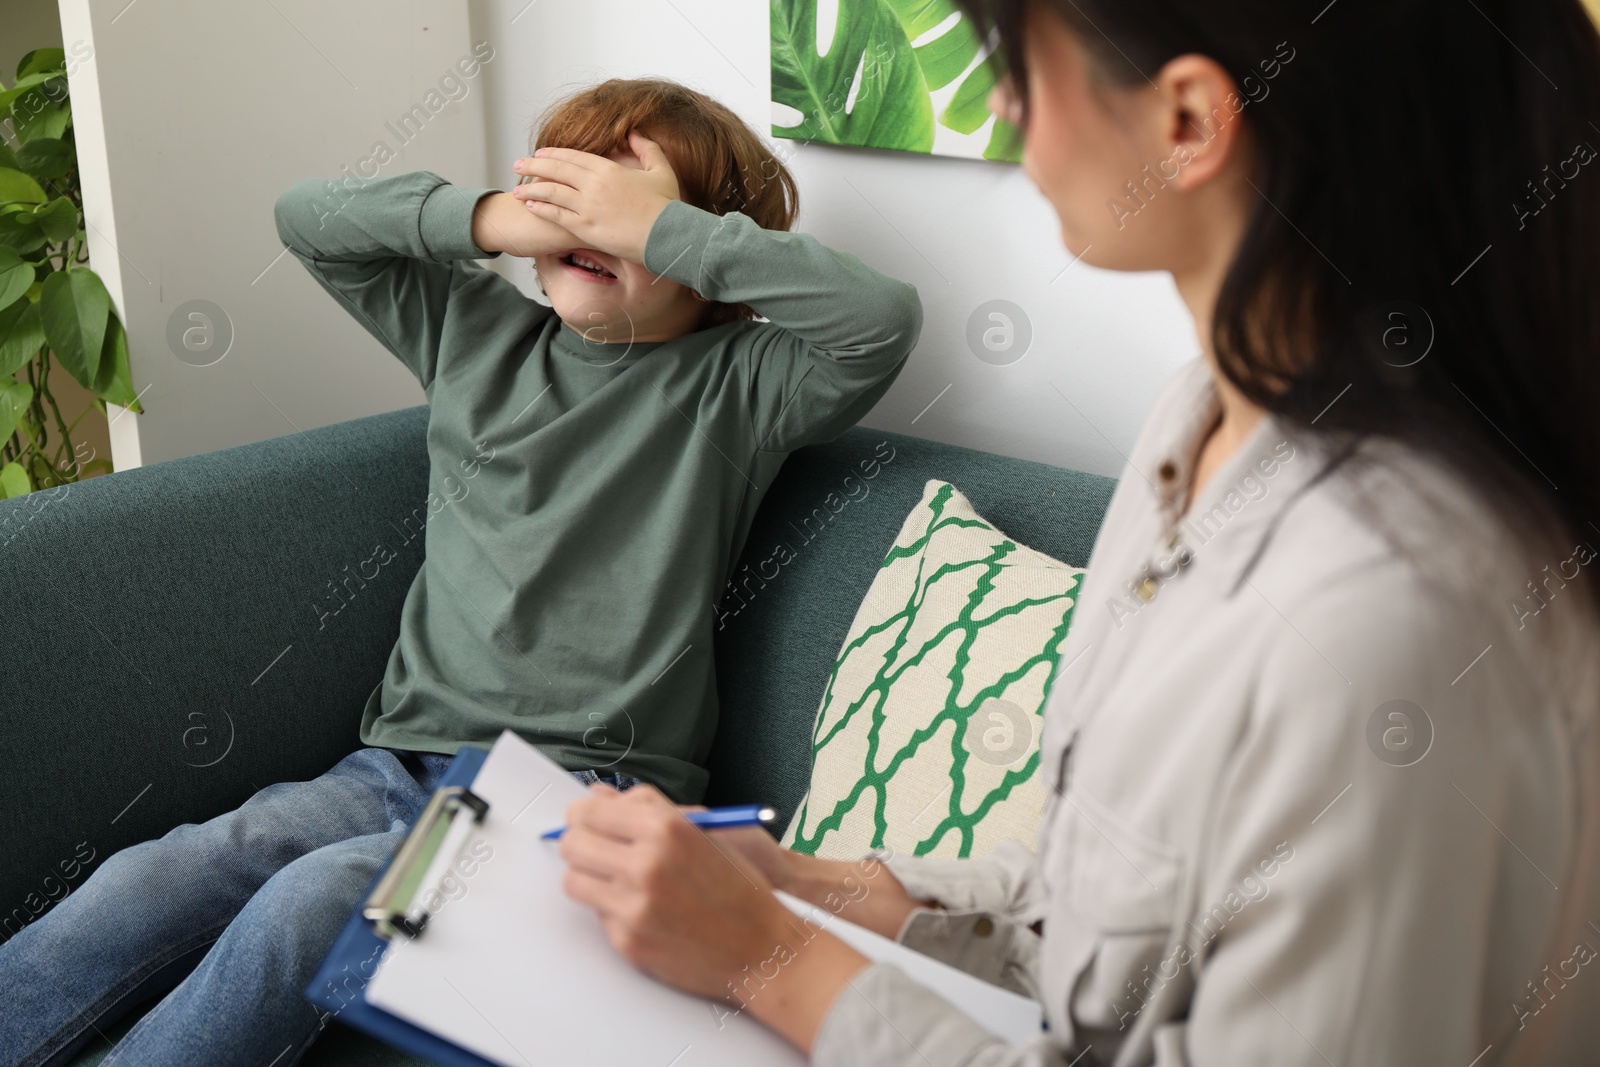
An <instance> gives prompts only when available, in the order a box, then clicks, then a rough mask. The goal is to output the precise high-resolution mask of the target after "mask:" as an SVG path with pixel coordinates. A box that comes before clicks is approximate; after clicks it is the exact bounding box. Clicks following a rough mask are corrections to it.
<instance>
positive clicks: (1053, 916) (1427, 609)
mask: <svg viewBox="0 0 1600 1067" xmlns="http://www.w3.org/2000/svg"><path fill="white" fill-rule="evenodd" d="M966 6H967V7H968V9H969V13H970V14H972V15H973V16H974V17H975V19H976V20H977V21H978V22H979V24H980V25H981V26H983V27H985V28H987V27H988V26H990V25H994V26H996V27H997V28H998V31H999V34H1000V40H1001V47H1002V50H1003V52H1004V54H1005V56H1006V58H1007V61H1008V67H1009V69H1010V70H1011V71H1012V72H1013V79H1014V80H1013V81H1010V82H1008V83H1007V85H1006V89H1007V91H1006V92H1002V93H999V94H997V96H996V98H995V100H994V101H992V106H993V107H995V108H996V109H997V110H999V111H1001V112H1003V113H1005V114H1006V115H1007V117H1011V118H1014V119H1016V120H1017V121H1019V122H1021V123H1023V124H1024V129H1025V133H1026V142H1027V152H1026V156H1025V160H1024V164H1023V165H1024V169H1025V170H1026V172H1027V173H1028V175H1029V176H1030V177H1031V178H1032V179H1033V180H1034V182H1035V183H1036V184H1037V185H1038V187H1039V188H1040V190H1041V191H1042V192H1043V193H1044V195H1045V196H1046V197H1047V198H1048V199H1049V201H1050V203H1051V204H1052V206H1053V207H1054V208H1055V210H1056V212H1057V214H1058V216H1059V218H1060V221H1061V235H1062V241H1063V243H1064V244H1065V246H1066V250H1067V251H1068V252H1069V253H1071V254H1073V255H1081V256H1082V257H1083V258H1084V259H1085V260H1086V261H1087V262H1089V263H1092V264H1094V265H1097V266H1100V267H1105V268H1109V269H1114V270H1152V269H1160V270H1167V271H1170V272H1171V273H1172V275H1173V277H1174V279H1175V280H1176V282H1177V286H1178V290H1179V292H1180V294H1181V295H1182V297H1183V299H1184V300H1185V301H1186V303H1187V304H1188V307H1189V309H1190V311H1191V313H1192V314H1193V317H1194V322H1195V327H1196V332H1197V335H1198V338H1199V341H1200V345H1201V349H1202V355H1201V358H1200V359H1197V360H1196V361H1194V362H1193V363H1192V364H1190V365H1188V366H1187V367H1185V368H1183V369H1182V370H1181V371H1180V372H1179V373H1178V374H1177V375H1176V376H1175V377H1174V379H1173V381H1172V382H1171V383H1170V384H1169V386H1168V387H1167V389H1166V391H1165V393H1164V394H1163V395H1162V397H1161V399H1160V400H1159V402H1158V403H1157V405H1156V407H1155V409H1154V411H1153V412H1152V413H1151V415H1150V418H1149V421H1148V423H1147V424H1146V426H1145V429H1144V431H1143V433H1142V435H1141V437H1140V440H1139V442H1138V443H1137V445H1136V446H1135V449H1134V451H1133V453H1132V454H1131V456H1130V457H1129V463H1128V468H1127V470H1126V472H1125V476H1124V477H1123V479H1122V481H1121V483H1120V485H1119V486H1118V489H1117V493H1116V496H1115V499H1114V501H1113V503H1112V505H1111V509H1110V511H1109V513H1108V514H1107V516H1106V519H1105V523H1104V526H1103V528H1102V530H1101V536H1100V538H1099V541H1098V543H1097V545H1096V548H1095V551H1094V555H1093V557H1092V559H1091V561H1090V565H1089V575H1088V578H1087V582H1086V585H1085V588H1084V592H1083V595H1082V597H1081V599H1080V601H1079V604H1080V607H1079V609H1078V617H1077V620H1076V621H1075V623H1074V627H1073V631H1072V633H1071V636H1070V639H1069V641H1068V644H1067V646H1066V648H1065V649H1064V651H1063V653H1062V656H1061V660H1060V662H1061V664H1064V665H1065V666H1063V667H1059V668H1058V671H1057V675H1056V678H1055V680H1054V683H1053V687H1052V689H1051V693H1050V698H1049V701H1048V704H1047V707H1046V710H1045V723H1044V736H1043V741H1042V762H1041V768H1042V773H1043V775H1044V779H1045V782H1046V784H1047V785H1048V787H1049V792H1048V798H1049V799H1048V802H1047V804H1046V807H1045V811H1044V815H1043V819H1042V822H1041V826H1040V831H1039V841H1038V854H1037V856H1036V857H1035V856H1034V855H1030V854H1027V853H1026V852H1025V851H1024V850H1022V849H1020V848H1015V847H1002V848H1001V849H999V850H997V851H996V852H995V853H994V854H992V855H991V856H988V857H985V858H982V859H978V860H971V861H953V860H932V859H928V858H912V857H893V858H890V857H882V856H881V855H879V854H874V856H873V857H867V858H866V859H865V860H863V861H862V862H861V863H849V862H838V861H834V862H829V861H820V860H814V859H810V858H808V857H802V856H796V855H792V854H789V853H786V852H784V851H783V850H781V849H779V848H778V847H777V846H776V845H775V844H774V843H773V842H772V840H771V839H770V837H767V836H766V835H765V834H763V833H761V832H759V831H725V832H716V833H710V834H707V833H702V832H700V831H698V830H696V829H695V828H693V827H692V826H690V825H689V824H688V823H687V822H686V821H685V820H683V819H682V818H681V817H679V811H678V809H676V808H675V807H674V806H673V805H672V804H670V803H669V802H667V801H666V800H665V799H664V798H662V797H661V796H660V795H659V794H656V793H654V792H653V791H651V790H650V789H648V788H643V789H635V790H632V791H630V792H628V793H625V794H623V793H615V792H611V791H607V790H603V789H597V790H593V791H592V793H591V795H590V796H588V797H586V798H585V799H583V800H580V801H577V802H575V803H574V804H573V805H572V807H571V809H570V811H569V813H568V824H569V831H568V833H567V834H566V835H565V837H564V839H563V841H562V845H561V851H562V854H563V856H564V857H565V858H566V860H567V862H568V865H569V869H568V873H567V875H566V879H565V883H564V884H565V889H566V892H568V893H569V894H570V895H571V896H572V897H573V898H575V899H577V900H579V901H582V902H584V903H585V904H587V905H589V906H592V907H593V908H594V909H595V910H596V911H597V913H598V914H599V916H600V918H601V920H602V922H603V924H604V927H605V929H606V931H607V933H608V936H609V937H610V939H611V941H612V943H613V944H614V945H615V947H616V948H617V949H618V951H620V952H621V953H622V954H623V955H624V956H626V957H627V958H628V959H629V960H631V961H632V962H633V963H635V965H637V966H639V967H641V968H642V969H644V970H646V971H648V972H650V973H652V974H654V975H656V976H657V977H659V978H660V979H661V980H663V981H666V982H668V983H671V984H673V985H675V986H678V987H680V988H683V989H685V990H688V991H691V992H694V993H698V994H701V995H704V996H710V997H720V998H722V999H724V1000H725V1001H727V1002H728V1003H729V1004H730V1005H731V1006H739V1007H740V1010H747V1011H749V1012H751V1013H752V1014H753V1015H754V1016H756V1017H757V1018H759V1019H761V1020H762V1021H763V1022H764V1023H766V1024H767V1025H769V1026H771V1027H772V1028H773V1029H775V1030H776V1031H777V1032H778V1033H780V1034H782V1035H783V1036H784V1037H786V1038H787V1039H789V1040H790V1041H791V1042H793V1043H794V1044H795V1045H796V1046H797V1047H798V1048H799V1049H801V1050H802V1051H805V1052H807V1053H808V1054H810V1055H811V1056H812V1058H813V1061H814V1062H816V1063H819V1064H828V1065H830V1067H832V1065H844V1064H874V1065H881V1064H946V1063H948V1064H978V1063H982V1064H1037V1065H1045V1064H1051V1065H1066V1064H1070V1063H1085V1064H1087V1063H1099V1064H1117V1065H1123V1064H1146V1063H1159V1064H1197V1065H1198V1064H1227V1065H1230V1067H1231V1065H1234V1064H1238V1063H1262V1062H1271V1063H1274V1064H1361V1065H1363V1067H1370V1065H1374V1064H1378V1065H1381V1064H1396V1065H1400V1064H1404V1065H1407V1067H1412V1065H1417V1064H1433V1063H1438V1064H1450V1065H1454V1067H1468V1065H1469V1064H1471V1065H1474V1067H1487V1065H1489V1064H1506V1063H1518V1064H1533V1063H1541V1064H1543V1063H1578V1062H1583V1063H1590V1062H1592V1057H1593V1055H1594V1049H1596V1048H1600V1008H1597V1006H1600V959H1597V958H1596V954H1597V950H1600V879H1597V875H1596V870H1597V852H1600V818H1597V814H1600V813H1597V803H1600V802H1597V787H1600V780H1597V773H1600V755H1597V752H1600V746H1597V740H1596V739H1597V735H1600V731H1597V730H1596V729H1595V728H1594V726H1593V723H1594V718H1595V713H1596V707H1597V704H1600V682H1597V679H1596V676H1595V669H1594V665H1593V661H1594V660H1595V659H1596V657H1595V655H1594V651H1595V648H1596V638H1597V636H1600V625H1597V622H1596V619H1597V617H1600V612H1597V610H1596V609H1597V607H1600V583H1597V580H1596V577H1595V575H1593V574H1591V573H1589V572H1590V571H1591V570H1593V569H1594V568H1592V567H1589V566H1588V564H1589V563H1590V562H1591V561H1592V560H1593V559H1594V556H1595V551H1594V548H1593V547H1592V546H1594V545H1600V527H1596V526H1594V525H1593V524H1592V522H1591V520H1593V521H1600V500H1597V499H1596V497H1597V496H1600V493H1597V489H1596V477H1595V472H1596V470H1597V469H1600V436H1597V430H1596V427H1597V426H1600V419H1597V418H1596V415H1597V412H1600V376H1597V372H1596V369H1595V367H1596V363H1595V353H1596V352H1600V295H1597V293H1596V290H1597V287H1600V253H1597V251H1596V241H1597V239H1600V210H1597V208H1600V170H1597V168H1589V167H1588V164H1589V163H1590V162H1591V161H1592V160H1593V159H1594V157H1595V155H1596V153H1595V149H1594V147H1593V146H1595V145H1600V126H1596V125H1595V124H1594V123H1595V122H1600V39H1597V36H1596V32H1595V28H1594V26H1593V25H1592V24H1591V23H1590V22H1589V21H1588V19H1587V18H1586V17H1585V15H1584V12H1583V9H1582V7H1581V6H1580V3H1579V0H1541V2H1538V3H1529V2H1527V0H1476V2H1474V3H1472V4H1468V5H1459V4H1455V3H1444V2H1442V0H1439V2H1434V0H1424V2H1407V0H1334V2H1333V3H1330V4H1327V5H1326V6H1325V7H1324V5H1323V3H1322V2H1321V0H1318V2H1315V3H1313V4H1311V5H1310V6H1309V7H1303V6H1298V5H1297V6H1294V7H1293V8H1292V10H1291V9H1287V8H1285V6H1284V5H1282V4H1280V3H1276V2H1269V0H1183V2H1178V0H1033V2H1031V3H1029V2H1025V0H991V2H978V0H972V2H971V3H969V4H967V5H966ZM1318 9H1320V10H1318ZM1591 119H1592V120H1594V121H1590V120H1591ZM1586 168H1587V169H1586ZM1590 170H1597V172H1596V173H1590ZM878 858H882V859H883V860H884V862H883V863H882V864H879V863H878V862H877V859H878ZM852 875H854V876H858V877H859V882H858V885H859V884H864V885H866V886H867V891H866V893H865V895H862V894H860V893H859V892H853V893H851V894H850V896H851V898H852V899H855V898H857V897H859V900H856V902H854V903H851V904H850V905H849V906H848V907H847V908H845V909H844V911H843V912H842V914H844V915H845V917H846V918H849V919H851V920H852V921H855V922H857V923H860V924H862V925H864V926H867V927H870V928H872V929H875V930H877V931H878V932H880V933H883V934H885V935H887V936H890V937H895V936H898V937H899V938H900V939H901V940H903V941H905V942H906V943H908V944H910V945H912V946H914V947H916V948H918V949H920V950H921V951H924V952H927V953H929V954H931V955H935V956H939V957H941V958H944V959H946V960H948V961H950V962H952V963H954V964H956V965H957V966H961V967H964V968H965V969H967V970H970V971H972V972H973V973H976V974H979V975H980V976H982V977H984V978H987V979H989V980H990V981H994V982H997V983H1000V984H1004V985H1007V986H1010V987H1012V988H1014V989H1018V990H1020V991H1023V992H1026V993H1028V994H1030V995H1033V996H1035V997H1037V998H1038V999H1039V1000H1040V1002H1041V1003H1042V1005H1043V1008H1044V1012H1045V1017H1046V1020H1047V1023H1048V1029H1047V1031H1046V1032H1044V1033H1042V1034H1040V1035H1039V1036H1038V1037H1037V1038H1036V1039H1034V1040H1033V1041H1032V1042H1030V1043H1029V1044H1027V1045H1026V1046H1008V1045H1006V1044H1005V1043H1004V1042H1002V1041H1001V1040H1000V1039H998V1038H996V1037H994V1036H993V1035H992V1034H989V1033H988V1032H986V1031H984V1030H983V1029H982V1028H980V1027H978V1026H977V1025H976V1024H974V1023H973V1022H972V1020H971V1019H970V1018H968V1017H967V1016H965V1015H964V1014H963V1013H962V1012H961V1010H960V1007H959V1006H958V1005H952V1004H949V1003H947V1002H946V1001H944V1000H943V999H941V998H940V997H939V996H937V995H936V994H934V993H932V992H931V991H929V990H927V989H925V988H923V987H921V986H919V985H918V984H917V983H915V982H913V981H912V980H911V979H909V978H908V977H907V976H906V975H905V974H904V973H903V972H900V971H899V970H897V969H896V968H894V967H892V966H890V965H887V964H877V963H872V962H871V961H869V960H867V958H866V957H864V956H862V955H860V954H859V953H857V952H855V951H854V950H853V949H851V948H849V947H848V946H846V945H844V944H843V943H842V942H840V941H839V940H837V939H836V938H834V937H832V936H831V935H827V934H823V935H819V936H817V937H816V938H815V939H814V940H813V941H811V942H809V943H808V944H806V945H805V946H804V947H803V948H800V949H799V950H798V951H797V952H793V953H792V954H783V955H782V956H781V960H780V962H781V963H782V966H781V967H780V968H779V969H778V973H777V976H776V977H775V978H771V979H770V980H767V981H762V982H760V983H758V984H752V983H750V982H749V981H748V976H749V974H750V972H749V971H746V970H745V968H747V967H749V968H751V969H752V970H754V969H755V968H756V967H757V965H758V964H760V963H761V962H762V961H771V960H772V959H773V958H774V955H775V946H777V945H779V944H780V943H783V942H785V941H786V940H792V937H791V933H792V932H791V931H790V930H789V929H788V928H787V927H786V926H785V925H784V924H785V921H786V920H788V919H789V918H790V913H789V912H788V911H787V909H785V908H784V907H783V905H782V904H781V903H780V902H778V901H777V900H776V898H774V897H773V895H772V894H771V892H770V889H771V888H772V887H778V888H782V889H785V890H787V891H788V892H791V893H793V894H795V895H798V896H800V897H804V898H807V899H810V900H812V901H815V902H818V903H821V902H823V901H824V899H825V897H826V895H827V894H828V893H829V892H830V891H832V890H834V889H836V888H838V886H839V885H840V884H841V883H842V881H843V880H844V879H845V878H846V877H849V876H852ZM835 899H838V898H835ZM762 973H763V974H765V975H770V974H771V973H772V971H771V968H770V966H769V967H768V968H766V969H765V970H763V972H762ZM736 983H737V984H736Z"/></svg>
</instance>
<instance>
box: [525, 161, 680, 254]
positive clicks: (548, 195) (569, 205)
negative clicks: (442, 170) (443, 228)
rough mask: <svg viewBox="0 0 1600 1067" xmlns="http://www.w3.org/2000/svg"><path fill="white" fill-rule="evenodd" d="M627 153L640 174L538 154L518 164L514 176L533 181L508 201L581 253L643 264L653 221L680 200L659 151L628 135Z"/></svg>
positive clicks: (601, 163) (619, 167)
mask: <svg viewBox="0 0 1600 1067" xmlns="http://www.w3.org/2000/svg"><path fill="white" fill-rule="evenodd" d="M628 147H629V148H631V149H632V150H633V154H634V155H635V156H637V157H638V158H639V162H640V163H642V164H643V165H644V166H643V169H635V168H633V167H625V166H623V165H622V164H621V163H617V162H614V161H612V160H609V159H607V158H605V157H604V156H597V155H594V154H593V153H590V152H577V151H574V150H573V149H570V148H541V149H539V150H538V151H537V152H535V153H534V154H533V155H532V156H530V157H528V158H527V159H523V160H519V161H518V162H517V165H516V169H517V171H518V173H521V174H524V175H528V176H530V177H531V178H532V179H533V181H531V182H529V183H528V184H525V185H518V186H516V187H515V188H513V189H512V190H511V195H513V196H515V197H517V198H518V199H520V200H523V201H525V202H526V203H527V206H528V210H529V211H532V212H533V213H534V214H536V215H538V216H539V217H540V218H542V219H546V220H548V221H550V222H553V223H555V224H557V225H558V226H561V227H562V228H563V229H566V230H567V231H569V232H570V233H572V235H573V236H575V237H577V238H578V240H580V241H582V242H583V244H584V246H585V247H588V248H593V249H594V250H595V251H597V252H606V253H609V254H610V255H613V256H620V257H621V258H623V259H626V260H628V261H630V262H633V263H641V264H642V263H643V262H644V246H645V242H646V240H648V239H649V237H650V227H651V226H653V225H654V224H655V221H656V216H657V215H659V214H661V209H662V208H664V207H666V206H667V202H668V201H669V200H676V199H678V178H677V175H676V174H674V173H673V171H672V165H671V164H670V163H668V162H667V157H666V154H665V153H663V152H662V151H661V146H660V145H658V144H656V142H654V141H652V140H650V139H649V138H648V137H646V136H644V135H643V134H641V133H639V132H638V131H637V130H635V131H633V132H631V133H629V134H628Z"/></svg>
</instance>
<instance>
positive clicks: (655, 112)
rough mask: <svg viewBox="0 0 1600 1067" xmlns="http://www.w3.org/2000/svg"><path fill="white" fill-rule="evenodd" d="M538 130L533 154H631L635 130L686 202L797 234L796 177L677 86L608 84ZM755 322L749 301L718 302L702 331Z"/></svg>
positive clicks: (558, 107)
mask: <svg viewBox="0 0 1600 1067" xmlns="http://www.w3.org/2000/svg"><path fill="white" fill-rule="evenodd" d="M535 130H536V133H535V137H534V143H533V149H538V148H545V147H555V148H571V149H575V150H577V151H579V152H593V153H594V154H595V155H601V156H603V155H607V154H609V153H611V152H613V151H615V150H617V149H619V148H621V149H624V150H626V149H627V148H628V132H629V131H630V130H638V131H639V132H640V133H643V134H645V136H647V137H649V138H650V139H651V140H653V141H655V142H657V143H658V144H660V145H661V150H662V152H664V153H665V154H666V157H667V161H668V162H669V163H671V164H672V170H673V172H674V173H675V174H676V175H677V177H678V194H679V196H681V197H682V199H683V200H684V201H685V202H687V203H690V204H693V205H694V206H695V207H698V208H701V209H703V210H705V211H709V212H711V213H712V214H714V215H726V214H728V212H730V211H738V212H740V213H742V214H744V215H746V216H748V217H749V218H751V219H753V220H754V221H755V222H756V224H757V225H759V226H761V227H762V228H763V229H768V230H789V229H792V228H793V227H794V223H795V216H796V215H797V214H799V210H800V191H799V189H798V187H796V185H795V181H794V176H793V175H791V174H790V173H789V171H788V169H787V168H785V167H784V165H783V164H782V163H781V162H779V160H778V158H777V157H776V156H775V155H773V154H772V151H771V150H770V149H768V147H767V146H766V144H765V143H764V142H763V141H762V140H761V138H760V137H759V136H757V135H756V133H755V131H754V130H752V129H751V128H750V127H749V126H748V125H746V124H745V122H744V121H743V120H741V119H740V118H739V116H737V115H735V114H734V113H733V112H732V111H730V110H728V108H727V107H725V106H723V105H722V104H719V103H718V102H717V101H715V100H713V99H711V98H710V97H709V96H706V95H705V94H704V93H699V92H696V91H695V90H693V89H690V88H688V87H686V86H683V85H679V84H678V83H677V82H671V81H666V80H664V79H659V78H634V79H623V78H612V79H610V80H609V81H603V82H601V83H600V84H598V85H594V86H591V87H589V88H587V89H581V90H579V91H578V92H575V93H572V94H570V95H568V96H565V97H563V98H561V99H560V100H557V101H556V102H555V103H553V104H551V105H550V107H548V108H547V109H546V110H545V112H544V114H542V115H540V116H539V118H538V120H537V121H536V123H535ZM530 151H532V149H530ZM755 317H756V313H755V312H754V311H753V310H751V308H750V307H749V306H747V305H745V304H720V303H715V302H713V303H711V304H710V305H709V306H708V307H707V308H706V311H705V314H704V315H703V316H702V317H701V320H700V328H701V329H705V328H707V327H710V326H716V325H719V324H720V323H724V322H734V321H736V320H738V319H753V318H755Z"/></svg>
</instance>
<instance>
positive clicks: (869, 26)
mask: <svg viewBox="0 0 1600 1067" xmlns="http://www.w3.org/2000/svg"><path fill="white" fill-rule="evenodd" d="M771 19H772V21H771V31H772V98H773V99H774V100H775V101H777V102H778V103H780V104H784V105H787V106H788V107H792V108H794V109H795V110H797V111H799V112H800V113H801V115H802V116H803V117H802V119H801V121H800V123H799V125H796V126H789V127H780V126H774V127H773V128H772V133H773V135H774V136H777V137H788V138H793V139H796V140H815V141H826V142H829V143H831V144H849V145H870V146H872V147H874V148H896V149H901V150H903V151H908V152H927V151H930V150H931V149H932V148H933V106H932V104H931V103H930V102H929V100H928V87H927V84H926V82H924V81H923V78H922V71H921V69H920V68H919V67H918V65H917V59H916V56H914V55H913V54H912V51H911V42H910V41H909V40H908V39H907V38H906V34H905V30H904V29H902V28H901V25H900V21H899V19H897V18H896V17H895V14H894V12H893V11H892V10H891V9H890V8H889V6H888V5H887V3H885V0H839V13H838V23H837V25H836V26H835V29H834V33H833V40H832V43H831V44H830V45H829V47H828V54H827V55H825V56H824V55H819V54H818V52H817V21H816V20H817V10H816V3H815V0H772V15H771ZM853 87H854V89H855V95H854V98H852V96H851V90H852V88H853Z"/></svg>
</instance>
